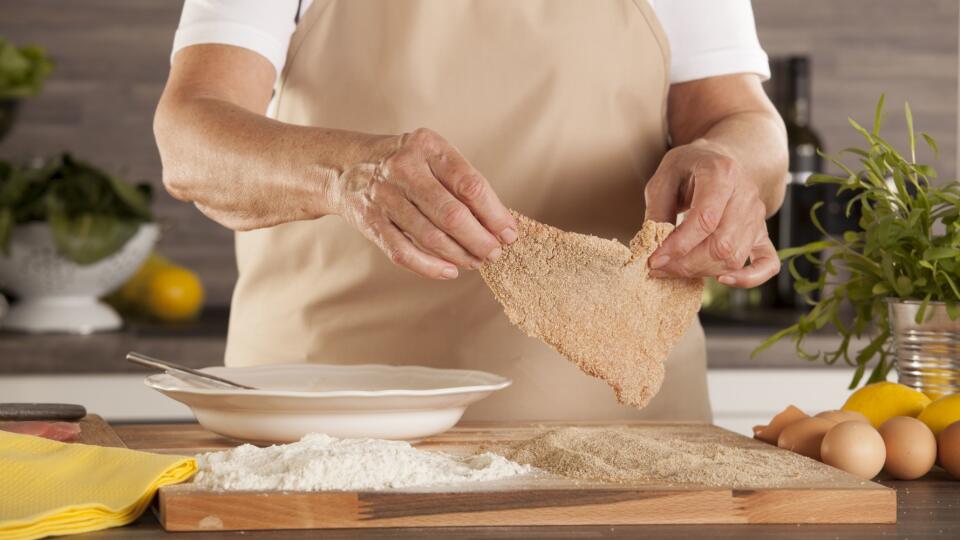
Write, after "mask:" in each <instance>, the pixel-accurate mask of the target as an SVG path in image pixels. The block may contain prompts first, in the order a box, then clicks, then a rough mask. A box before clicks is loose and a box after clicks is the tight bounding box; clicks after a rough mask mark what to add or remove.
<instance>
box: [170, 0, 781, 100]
mask: <svg viewBox="0 0 960 540" xmlns="http://www.w3.org/2000/svg"><path fill="white" fill-rule="evenodd" d="M649 1H650V4H651V5H652V6H653V9H654V11H655V12H656V14H657V17H658V18H659V19H660V24H661V26H663V29H664V31H665V32H666V34H667V39H668V40H669V41H670V49H671V51H672V61H671V64H670V82H672V83H677V82H685V81H692V80H695V79H703V78H706V77H715V76H718V75H728V74H731V73H756V74H758V75H760V76H761V77H762V78H763V79H764V80H766V79H769V78H770V66H769V64H768V60H767V54H766V53H765V52H764V51H763V48H761V47H760V41H759V39H757V29H756V26H755V24H754V21H753V8H752V7H751V5H750V0H649ZM311 3H312V0H302V1H298V0H270V1H265V0H186V1H185V2H184V5H183V13H182V15H181V16H180V26H179V28H178V29H177V33H176V35H175V37H174V40H173V53H174V54H176V52H177V51H179V50H180V49H182V48H184V47H188V46H190V45H197V44H201V43H223V44H226V45H234V46H237V47H243V48H246V49H250V50H252V51H254V52H256V53H259V54H261V55H262V56H264V57H265V58H266V59H267V60H269V61H270V63H271V64H273V66H274V67H275V68H276V70H277V76H278V77H279V75H280V73H281V72H282V71H283V64H284V62H285V61H286V57H287V48H288V47H289V45H290V37H291V36H292V35H293V32H294V30H295V29H296V22H295V21H296V19H297V16H298V13H297V9H298V7H299V9H300V13H301V14H302V13H303V12H305V11H306V9H307V7H309V5H310V4H311Z"/></svg>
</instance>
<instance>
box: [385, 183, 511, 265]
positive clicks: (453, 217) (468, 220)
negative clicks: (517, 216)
mask: <svg viewBox="0 0 960 540" xmlns="http://www.w3.org/2000/svg"><path fill="white" fill-rule="evenodd" d="M402 189H403V190H404V192H405V195H406V196H407V198H408V199H409V200H410V201H411V202H412V203H413V204H415V205H416V206H417V208H418V209H419V210H420V212H421V213H423V215H425V216H426V217H427V218H428V219H429V220H430V221H431V222H432V223H433V225H434V226H435V227H437V228H438V229H440V230H442V231H443V232H445V233H446V234H448V235H449V236H450V237H451V238H453V240H455V241H456V242H457V243H458V244H460V245H461V246H462V247H463V248H464V249H465V250H466V251H467V252H468V253H470V254H471V255H472V256H474V257H476V258H477V259H480V260H482V261H483V260H494V259H496V258H497V257H499V256H500V253H501V248H500V240H498V239H497V237H496V236H494V235H493V234H491V233H490V231H489V230H487V228H486V227H484V226H483V225H482V224H481V223H480V221H479V220H478V219H477V217H476V216H474V214H473V212H472V211H471V210H470V208H469V207H468V206H467V205H466V204H464V203H463V202H462V201H460V200H459V199H458V198H456V197H455V196H454V195H453V194H452V193H451V192H450V191H449V190H448V189H447V188H446V187H445V186H444V185H443V184H441V183H440V182H439V181H438V180H437V178H435V177H434V175H433V172H432V171H430V169H429V168H428V167H427V166H426V164H421V165H420V166H415V170H414V171H411V174H409V175H408V177H407V180H406V181H405V183H404V185H403V187H402Z"/></svg>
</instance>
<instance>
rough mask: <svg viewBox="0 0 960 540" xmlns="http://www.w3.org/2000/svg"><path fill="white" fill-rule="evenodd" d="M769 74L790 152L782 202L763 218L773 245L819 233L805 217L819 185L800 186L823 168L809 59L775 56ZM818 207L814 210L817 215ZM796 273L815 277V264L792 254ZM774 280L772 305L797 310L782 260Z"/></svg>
mask: <svg viewBox="0 0 960 540" xmlns="http://www.w3.org/2000/svg"><path fill="white" fill-rule="evenodd" d="M774 77H779V78H780V80H779V81H777V82H775V85H776V90H777V93H778V94H779V96H777V97H779V101H780V111H781V114H782V115H783V120H784V123H785V124H786V127H787V144H788V146H789V152H790V167H789V168H790V174H789V178H788V180H787V186H786V192H785V196H784V199H783V206H782V207H781V208H780V211H779V212H777V214H775V215H774V216H773V217H771V218H770V219H769V220H768V221H767V228H768V229H769V232H770V236H771V238H772V239H773V242H774V244H775V245H776V246H777V249H784V248H788V247H796V246H802V245H804V244H806V243H808V242H815V241H817V240H819V239H820V238H821V236H822V235H821V234H820V232H819V231H818V230H817V229H816V227H814V226H813V223H812V221H811V220H810V210H811V209H812V208H813V205H814V204H815V203H817V202H818V201H824V200H825V199H826V198H827V197H826V191H825V190H824V189H823V187H822V186H819V185H806V184H805V182H806V180H807V178H809V177H810V175H811V174H814V173H818V172H822V171H823V160H822V158H821V157H820V155H819V154H818V153H817V150H818V149H820V148H822V144H821V142H820V137H819V136H818V135H817V132H816V131H815V130H814V129H813V126H812V125H811V121H810V106H811V102H810V62H809V60H808V59H807V57H805V56H791V57H787V58H784V59H781V60H778V61H777V62H776V63H775V66H774ZM822 213H823V211H822V210H821V211H820V213H819V214H818V215H822ZM796 266H797V270H798V272H799V273H800V275H801V276H803V277H805V278H807V279H811V280H815V279H817V276H818V272H817V268H816V267H815V266H814V265H813V264H812V263H810V262H809V261H807V260H804V259H798V260H797V262H796ZM775 279H776V293H775V297H774V298H775V299H774V301H773V302H772V303H773V305H775V306H776V307H780V308H791V309H803V308H804V307H805V302H804V300H803V297H802V296H801V295H798V294H797V293H796V292H795V291H794V288H793V285H794V281H795V280H794V279H793V276H791V275H790V272H789V270H788V268H787V265H786V264H784V266H783V269H782V270H781V271H780V274H779V275H778V276H777V277H776V278H775Z"/></svg>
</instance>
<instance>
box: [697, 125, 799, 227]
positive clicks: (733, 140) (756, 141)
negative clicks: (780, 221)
mask: <svg viewBox="0 0 960 540" xmlns="http://www.w3.org/2000/svg"><path fill="white" fill-rule="evenodd" d="M701 139H702V140H704V141H706V142H708V143H710V144H714V145H717V146H719V147H720V148H722V151H723V152H724V153H726V154H727V155H729V156H730V157H732V158H733V159H734V160H735V161H736V162H737V163H738V164H739V166H740V170H741V171H742V174H743V175H744V176H745V178H747V179H748V180H749V181H751V182H753V183H755V184H756V185H757V188H758V190H759V197H760V200H761V201H763V204H764V206H766V209H767V215H768V216H769V215H772V214H773V213H775V212H776V211H777V210H778V209H779V208H780V204H781V203H782V202H783V195H784V189H785V187H786V175H787V165H788V163H787V161H788V156H787V145H786V133H785V131H784V127H783V121H782V120H781V119H780V117H779V116H778V115H777V114H776V113H775V112H772V111H746V112H737V113H733V114H730V115H728V116H726V117H724V118H722V119H721V120H719V121H718V122H716V123H715V124H714V125H713V126H711V127H710V128H709V129H708V130H707V131H706V132H705V133H704V134H703V135H702V137H701Z"/></svg>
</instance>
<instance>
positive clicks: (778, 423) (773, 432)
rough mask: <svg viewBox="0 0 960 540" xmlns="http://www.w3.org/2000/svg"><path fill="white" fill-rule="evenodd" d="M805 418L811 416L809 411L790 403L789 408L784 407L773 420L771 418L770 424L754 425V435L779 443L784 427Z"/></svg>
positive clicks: (769, 441)
mask: <svg viewBox="0 0 960 540" xmlns="http://www.w3.org/2000/svg"><path fill="white" fill-rule="evenodd" d="M804 418H809V416H807V413H805V412H803V411H801V410H800V409H798V408H796V407H794V406H793V405H788V406H787V408H786V409H784V410H783V411H782V412H781V413H780V414H778V415H776V416H774V417H773V420H770V425H768V426H754V428H753V436H754V437H755V438H757V439H760V440H761V441H763V442H765V443H769V444H777V441H778V440H779V439H780V433H781V432H782V431H783V428H785V427H787V426H789V425H790V424H793V423H794V422H797V421H800V420H803V419H804Z"/></svg>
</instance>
